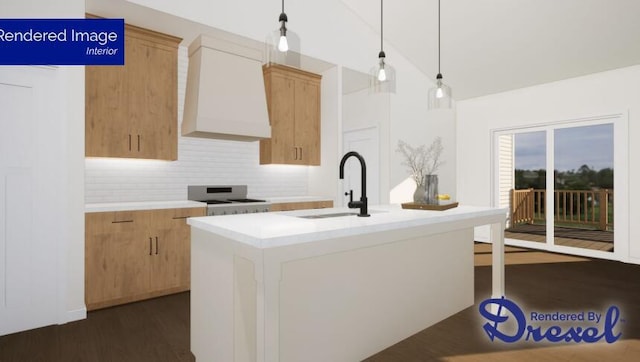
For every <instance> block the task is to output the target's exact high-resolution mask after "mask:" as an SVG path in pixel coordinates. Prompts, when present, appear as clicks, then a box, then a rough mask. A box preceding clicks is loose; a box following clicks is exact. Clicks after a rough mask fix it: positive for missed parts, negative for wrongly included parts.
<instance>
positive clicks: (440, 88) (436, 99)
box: [429, 0, 451, 109]
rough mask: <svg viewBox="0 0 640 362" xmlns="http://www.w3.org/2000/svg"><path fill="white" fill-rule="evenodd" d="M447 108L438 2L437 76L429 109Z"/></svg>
mask: <svg viewBox="0 0 640 362" xmlns="http://www.w3.org/2000/svg"><path fill="white" fill-rule="evenodd" d="M449 108H451V88H450V87H449V86H448V85H446V84H444V83H442V73H441V72H440V0H438V75H437V76H436V86H435V87H434V88H431V89H429V109H449Z"/></svg>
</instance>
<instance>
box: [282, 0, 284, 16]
mask: <svg viewBox="0 0 640 362" xmlns="http://www.w3.org/2000/svg"><path fill="white" fill-rule="evenodd" d="M282 12H283V13H284V0H282Z"/></svg>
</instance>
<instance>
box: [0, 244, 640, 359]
mask: <svg viewBox="0 0 640 362" xmlns="http://www.w3.org/2000/svg"><path fill="white" fill-rule="evenodd" d="M518 249H521V248H512V249H511V248H510V250H511V251H512V252H513V253H512V254H514V255H517V254H525V253H526V252H522V251H520V252H519V253H515V252H514V250H515V251H517V250H518ZM524 250H526V249H524ZM536 253H537V252H536ZM554 255H555V256H554ZM554 255H551V256H546V257H545V259H544V260H546V261H545V262H544V263H528V264H511V265H507V266H506V290H507V296H508V297H509V298H510V299H513V300H515V301H516V302H518V303H520V305H521V306H522V307H523V308H525V309H527V310H536V311H547V312H553V311H567V312H571V311H574V312H578V311H582V310H587V311H589V310H596V311H603V310H605V309H606V308H607V307H608V306H609V305H611V304H615V305H617V306H618V307H619V308H620V310H621V313H622V318H623V319H624V320H625V322H623V323H621V328H622V330H621V331H622V339H621V340H620V341H618V342H616V343H613V344H606V343H598V344H595V345H585V344H579V345H575V344H571V343H567V344H560V345H553V344H548V343H546V344H540V343H532V342H521V343H518V344H515V345H509V344H504V343H502V342H493V343H492V342H490V341H489V339H488V338H487V335H486V334H485V333H484V331H483V330H482V328H481V326H482V324H483V323H484V321H483V320H481V317H480V316H479V314H478V303H479V302H480V301H482V300H484V299H486V298H488V297H489V295H490V291H491V267H490V266H477V267H476V269H475V271H476V275H475V295H476V305H474V306H472V307H469V308H467V309H465V310H463V311H461V312H460V313H457V314H456V315H454V316H452V317H450V318H448V319H446V320H444V321H442V322H440V323H437V324H436V325H434V326H432V327H430V328H427V329H425V330H423V331H421V332H419V333H417V334H415V335H413V336H411V337H409V338H407V339H406V340H404V341H401V342H399V343H397V344H396V345H394V346H391V347H389V348H388V349H386V350H384V351H381V352H380V353H378V354H376V355H374V356H371V357H370V358H368V359H366V361H367V362H411V361H415V362H419V361H460V362H466V361H532V362H533V361H535V362H538V361H638V360H640V342H639V341H640V266H637V265H630V264H623V263H619V262H613V261H605V260H588V259H587V260H586V261H584V260H583V261H581V262H557V260H556V262H549V260H550V258H555V257H563V256H559V255H557V254H554ZM529 257H530V258H534V259H535V255H534V254H531V255H529ZM509 258H510V256H509V253H508V254H507V259H509ZM443 303H446V301H443ZM0 361H2V362H31V361H43V362H58V361H60V362H62V361H64V362H74V361H77V362H86V361H89V362H91V361H100V362H101V361H114V362H116V361H117V362H121V361H122V362H129V361H131V362H145V361H154V362H164V361H167V362H173V361H176V362H184V361H193V356H192V355H191V353H190V352H189V293H181V294H175V295H171V296H167V297H161V298H156V299H152V300H148V301H144V302H138V303H132V304H128V305H123V306H118V307H113V308H108V309H103V310H98V311H94V312H90V313H89V315H88V318H87V319H86V320H83V321H78V322H73V323H68V324H65V325H60V326H50V327H45V328H39V329H36V330H32V331H26V332H21V333H16V334H12V335H8V336H3V337H0ZM205 362H218V361H205ZM220 362H227V361H220Z"/></svg>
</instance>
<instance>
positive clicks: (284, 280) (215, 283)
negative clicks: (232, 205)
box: [188, 205, 506, 362]
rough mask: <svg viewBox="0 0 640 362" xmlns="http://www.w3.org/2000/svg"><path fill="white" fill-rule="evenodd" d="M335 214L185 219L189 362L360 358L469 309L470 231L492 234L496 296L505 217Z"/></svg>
mask: <svg viewBox="0 0 640 362" xmlns="http://www.w3.org/2000/svg"><path fill="white" fill-rule="evenodd" d="M344 213H354V214H355V211H354V210H350V209H346V208H333V209H322V210H300V211H293V212H279V213H262V214H248V215H230V216H213V217H199V218H191V219H189V221H188V222H189V224H190V225H191V226H192V230H191V240H192V243H191V252H192V254H191V351H192V352H193V354H194V355H195V356H196V359H197V360H198V361H283V362H284V361H335V362H339V361H359V360H362V359H364V358H366V357H368V356H370V355H372V354H374V353H376V352H378V351H380V350H382V349H384V348H387V347H389V346H391V345H392V344H394V343H397V342H399V341H400V340H402V339H404V338H407V337H409V336H410V335H412V334H415V333H417V332H419V331H420V330H422V329H424V328H427V327H429V326H430V325H433V324H435V323H437V322H439V321H441V320H443V319H445V318H447V317H449V316H451V315H453V314H455V313H457V312H459V311H461V310H463V309H465V308H467V307H469V306H471V305H473V303H474V295H473V294H474V275H473V274H474V273H473V271H474V266H473V233H474V227H476V226H481V225H487V224H489V225H491V238H492V242H493V249H492V250H493V291H492V294H493V295H492V296H493V297H500V296H502V295H504V259H503V255H504V236H503V230H504V223H505V215H506V210H505V209H492V208H479V207H470V206H460V207H457V208H454V209H450V210H446V211H423V210H404V209H401V208H400V206H399V205H389V206H377V207H372V208H371V210H370V214H371V216H370V217H357V216H355V215H344ZM478 327H480V326H478Z"/></svg>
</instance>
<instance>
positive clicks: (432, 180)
mask: <svg viewBox="0 0 640 362" xmlns="http://www.w3.org/2000/svg"><path fill="white" fill-rule="evenodd" d="M424 202H425V203H427V204H437V203H438V175H426V176H425V177H424Z"/></svg>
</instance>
